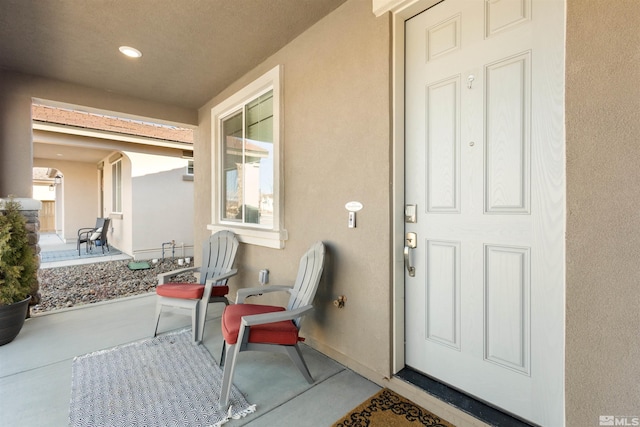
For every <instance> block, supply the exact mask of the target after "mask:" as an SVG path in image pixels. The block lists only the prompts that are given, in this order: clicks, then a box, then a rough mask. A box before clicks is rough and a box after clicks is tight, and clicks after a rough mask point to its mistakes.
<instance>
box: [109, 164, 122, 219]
mask: <svg viewBox="0 0 640 427" xmlns="http://www.w3.org/2000/svg"><path fill="white" fill-rule="evenodd" d="M111 211H112V212H113V213H122V159H119V160H116V161H115V162H113V163H112V164H111Z"/></svg>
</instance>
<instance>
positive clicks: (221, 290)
mask: <svg viewBox="0 0 640 427" xmlns="http://www.w3.org/2000/svg"><path fill="white" fill-rule="evenodd" d="M228 293H229V287H228V286H226V285H225V286H214V287H213V288H211V296H212V297H223V296H225V295H227V294H228Z"/></svg>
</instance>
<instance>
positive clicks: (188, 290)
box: [156, 283, 204, 299]
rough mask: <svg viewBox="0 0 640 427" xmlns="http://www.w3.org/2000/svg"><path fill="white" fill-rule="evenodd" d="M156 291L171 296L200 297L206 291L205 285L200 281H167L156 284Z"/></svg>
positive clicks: (164, 295)
mask: <svg viewBox="0 0 640 427" xmlns="http://www.w3.org/2000/svg"><path fill="white" fill-rule="evenodd" d="M156 293H157V294H158V295H161V296H163V297H169V298H183V299H200V298H202V294H203V293H204V285H200V284H198V283H166V284H164V285H158V286H156Z"/></svg>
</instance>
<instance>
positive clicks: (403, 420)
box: [333, 388, 455, 427]
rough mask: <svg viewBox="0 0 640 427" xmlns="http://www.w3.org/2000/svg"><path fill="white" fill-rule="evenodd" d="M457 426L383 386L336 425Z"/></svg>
mask: <svg viewBox="0 0 640 427" xmlns="http://www.w3.org/2000/svg"><path fill="white" fill-rule="evenodd" d="M347 426H349V427H417V426H434V427H455V426H454V425H453V424H451V423H449V422H447V421H445V420H443V419H441V418H438V417H437V416H436V415H435V414H433V413H431V412H429V411H427V410H426V409H424V408H421V407H420V406H418V405H416V404H415V403H413V402H411V401H410V400H407V399H405V398H404V397H402V396H400V395H398V394H396V393H394V392H393V391H391V390H389V389H388V388H383V389H382V390H380V391H379V392H378V393H377V394H375V395H373V396H371V397H370V398H369V399H368V400H367V401H365V402H363V403H362V404H360V406H358V407H356V408H354V409H353V410H352V411H351V412H349V413H348V414H347V415H345V416H344V417H342V419H340V420H339V421H338V422H336V423H335V424H334V425H333V427H347Z"/></svg>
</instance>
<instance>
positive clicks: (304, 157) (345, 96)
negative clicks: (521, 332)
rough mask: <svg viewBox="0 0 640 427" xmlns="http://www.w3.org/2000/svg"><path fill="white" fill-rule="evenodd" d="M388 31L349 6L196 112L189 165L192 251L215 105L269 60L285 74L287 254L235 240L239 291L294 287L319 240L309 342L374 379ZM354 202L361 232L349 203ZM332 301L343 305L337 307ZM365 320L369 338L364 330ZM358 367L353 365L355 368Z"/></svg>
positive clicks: (385, 237) (380, 337) (385, 291)
mask: <svg viewBox="0 0 640 427" xmlns="http://www.w3.org/2000/svg"><path fill="white" fill-rule="evenodd" d="M389 61H390V29H389V19H388V17H383V18H375V17H374V15H373V14H372V13H371V3H370V2H367V1H359V0H354V1H348V2H347V3H346V4H344V5H343V6H341V7H340V8H338V9H337V10H336V11H334V12H333V13H332V14H330V15H329V16H328V17H326V18H325V19H323V20H322V21H320V22H319V23H317V24H316V25H315V26H313V27H312V28H311V29H309V30H308V31H306V32H305V33H304V34H302V35H301V36H300V37H298V38H297V39H295V40H294V41H292V42H291V43H290V44H289V45H287V46H286V47H285V48H283V49H282V50H281V51H279V52H278V53H276V54H275V55H273V56H272V57H270V58H269V59H267V60H266V61H265V62H264V63H263V64H261V65H260V66H259V67H257V68H256V69H254V70H252V71H251V72H250V73H248V74H247V75H245V76H243V77H242V78H240V79H239V80H238V81H237V82H236V83H234V84H233V85H232V86H230V87H229V88H228V89H227V90H226V91H225V92H224V93H222V94H221V95H219V96H217V97H216V98H214V99H213V100H211V101H210V102H209V103H207V104H206V105H205V106H204V107H203V108H201V109H200V123H199V125H200V129H199V135H198V139H199V142H197V143H196V146H195V152H196V155H195V159H196V165H195V169H196V181H195V182H196V230H195V234H196V236H195V237H196V245H197V246H200V244H201V242H202V239H204V238H206V237H207V235H208V234H209V233H208V232H207V230H206V225H207V224H209V223H210V215H211V184H210V181H211V175H210V170H211V135H210V132H211V119H210V114H211V107H213V106H214V105H216V104H217V103H219V102H221V101H222V100H224V99H225V98H226V97H228V96H229V95H231V94H233V93H234V92H236V91H237V90H239V89H240V88H242V87H243V86H245V85H246V84H247V83H249V82H251V81H252V80H253V79H255V78H257V77H259V76H261V75H262V74H263V73H265V72H266V71H268V70H270V69H271V68H273V67H274V66H275V65H278V64H281V65H282V66H283V71H284V79H283V84H284V140H283V147H284V148H283V153H284V154H283V155H284V157H283V161H284V180H285V188H284V193H285V194H284V200H285V206H284V211H285V228H286V230H287V231H288V234H289V240H288V241H287V242H286V247H285V249H283V250H276V249H266V248H262V247H256V246H249V245H244V244H243V245H241V248H240V250H239V253H238V264H239V265H241V266H242V269H241V272H242V273H241V274H240V276H239V277H238V278H235V279H233V280H232V282H231V283H230V285H231V286H232V291H231V294H234V293H235V288H237V287H239V286H240V287H246V286H255V285H256V284H257V280H258V270H260V269H261V268H268V269H269V270H270V271H271V283H273V284H277V283H280V282H281V281H285V282H287V283H291V282H292V281H293V279H294V278H295V274H296V270H297V263H298V260H299V257H300V255H301V254H302V253H303V252H304V251H305V250H306V248H307V247H308V246H309V245H310V244H311V243H312V242H313V241H315V240H323V241H325V242H326V244H327V246H328V252H329V256H328V262H327V266H326V269H325V274H324V280H323V282H322V283H321V287H320V290H319V294H318V296H317V298H316V303H315V306H316V311H315V312H314V314H313V315H312V316H311V317H310V318H308V319H307V320H305V324H304V326H303V331H304V335H305V336H306V337H307V338H308V341H307V342H308V343H310V344H311V345H313V346H316V347H318V348H321V349H322V350H323V351H325V352H326V353H328V354H330V355H331V356H333V357H336V358H338V359H339V360H341V361H342V362H344V363H347V364H357V365H358V366H354V367H355V368H356V369H359V368H362V369H365V370H371V371H373V372H375V375H378V376H379V377H380V378H382V377H383V376H386V375H388V374H389V371H390V327H391V326H390V325H391V316H390V310H391V309H390V307H391V301H390V289H391V282H390V262H391V261H390V259H391V256H390V249H389V248H390V241H389V239H390V237H389V236H390V231H389V230H390V208H389V206H390V190H389V188H390V164H391V158H390V142H389V141H390V124H389V123H390V118H389V111H390V89H389V88H390V73H389V68H390V65H389V64H390V63H389ZM349 201H359V202H361V203H362V204H363V205H364V208H363V210H362V211H360V212H359V213H358V223H357V228H355V229H349V228H347V211H346V210H345V207H344V206H345V203H347V202H349ZM338 295H346V296H347V298H348V301H347V304H346V307H345V308H344V309H338V308H336V307H334V306H333V303H332V301H333V299H334V298H335V297H336V296H338ZM363 325H366V326H367V327H366V331H364V330H363ZM355 361H357V363H356V362H355Z"/></svg>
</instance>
